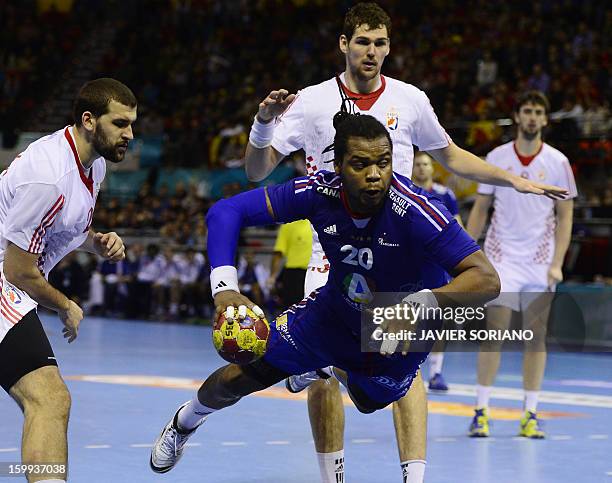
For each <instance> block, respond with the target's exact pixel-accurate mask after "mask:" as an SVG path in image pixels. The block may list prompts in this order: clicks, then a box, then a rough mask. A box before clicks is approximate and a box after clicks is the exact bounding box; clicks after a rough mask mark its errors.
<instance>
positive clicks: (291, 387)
mask: <svg viewBox="0 0 612 483" xmlns="http://www.w3.org/2000/svg"><path fill="white" fill-rule="evenodd" d="M330 377H331V376H330V375H329V374H327V373H325V372H324V371H322V370H321V369H317V370H316V371H310V372H307V373H305V374H300V375H298V376H289V377H288V378H287V379H285V387H286V388H287V391H289V392H290V393H291V394H297V393H298V392H302V391H303V390H304V389H306V388H307V387H308V386H310V385H311V384H312V383H313V382H316V381H318V380H325V379H329V378H330Z"/></svg>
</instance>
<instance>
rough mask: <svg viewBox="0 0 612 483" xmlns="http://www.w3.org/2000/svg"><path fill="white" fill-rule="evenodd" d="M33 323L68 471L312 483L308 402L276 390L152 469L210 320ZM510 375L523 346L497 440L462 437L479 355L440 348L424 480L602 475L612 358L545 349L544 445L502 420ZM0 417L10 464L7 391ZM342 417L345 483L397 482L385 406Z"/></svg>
mask: <svg viewBox="0 0 612 483" xmlns="http://www.w3.org/2000/svg"><path fill="white" fill-rule="evenodd" d="M43 320H44V322H45V327H46V329H47V332H48V334H49V337H50V339H51V342H52V344H53V347H54V349H55V352H56V355H57V358H58V361H59V363H60V366H61V369H62V373H63V374H64V376H65V377H66V379H67V384H68V386H69V388H70V391H71V393H72V397H73V406H72V415H71V421H70V429H69V443H70V481H73V482H79V483H80V482H83V483H109V482H129V483H141V482H162V481H166V482H186V483H192V482H211V483H230V482H231V483H243V482H251V481H253V482H266V483H272V482H279V483H280V482H282V483H284V482H291V483H315V482H317V481H319V472H318V468H317V464H316V459H315V455H314V447H313V444H312V437H311V434H310V428H309V425H308V418H307V410H306V403H305V401H304V400H303V399H302V398H299V399H292V398H289V397H288V395H287V393H286V392H284V391H283V390H282V389H281V388H280V387H279V388H273V390H270V391H268V392H266V393H265V394H264V395H262V396H260V397H249V398H246V399H245V400H243V401H241V402H240V403H239V404H238V405H237V406H234V407H233V408H229V409H227V410H224V411H222V412H221V413H218V414H215V415H214V416H212V417H211V418H210V420H209V421H208V422H207V423H206V424H205V425H204V426H203V427H202V428H201V429H200V430H199V431H198V433H197V434H196V435H195V436H194V437H193V438H192V439H191V441H190V442H191V443H192V444H193V446H192V447H190V448H188V449H187V451H186V453H185V456H184V458H183V460H182V461H181V462H180V464H179V465H178V466H177V468H175V469H174V470H172V471H171V472H170V473H168V474H166V475H156V474H154V473H152V472H151V470H150V469H149V465H148V460H149V447H150V445H151V443H152V442H153V441H154V439H155V437H156V436H157V433H158V431H160V430H161V428H162V427H163V425H164V424H165V423H166V421H167V419H168V418H169V417H170V416H171V415H172V414H173V412H174V410H175V408H176V407H177V406H178V405H179V404H180V403H182V402H183V401H185V400H187V399H189V398H191V397H192V395H193V394H194V389H192V388H195V387H197V385H198V381H200V380H201V379H202V378H203V377H205V376H206V375H207V374H208V373H209V372H210V371H211V370H213V369H215V368H216V367H218V366H219V365H221V364H222V363H223V361H222V359H220V358H219V357H218V356H217V354H216V353H215V351H214V349H213V347H212V343H211V341H210V329H209V328H204V327H194V326H185V325H173V324H157V323H149V322H126V321H116V320H112V319H96V318H87V319H85V321H84V323H83V324H82V325H81V331H80V335H79V338H78V339H77V341H76V342H75V343H73V344H72V345H68V344H67V343H66V342H65V341H64V340H63V339H62V337H61V324H60V322H59V321H58V320H57V319H55V318H53V317H43ZM520 373H521V362H520V355H519V354H510V353H508V354H504V356H503V360H502V366H501V369H500V373H499V377H498V383H497V385H498V386H499V387H500V389H501V390H500V391H498V392H496V393H494V395H493V399H492V404H493V406H495V408H496V414H498V415H499V418H500V419H497V420H496V421H494V423H493V427H492V436H493V437H492V438H489V439H469V438H467V437H466V436H465V433H466V429H467V426H468V424H469V419H470V418H469V414H470V411H471V406H470V405H471V404H473V402H474V396H473V395H472V394H473V392H474V384H475V382H476V375H475V374H476V367H475V355H474V354H465V353H461V354H459V353H452V354H447V357H446V360H445V376H446V378H447V380H448V381H449V382H450V384H451V394H448V395H431V397H430V417H429V435H428V457H427V459H428V466H427V473H426V480H427V481H428V482H430V483H434V482H435V483H442V482H453V483H456V482H487V483H488V482H495V483H506V482H508V483H510V482H512V483H514V482H523V483H529V482H534V483H535V482H538V483H540V482H551V483H552V482H555V483H558V482H578V481H579V482H582V483H587V482H601V481H610V482H612V458H611V457H610V455H612V427H611V425H610V420H611V419H612V357H610V356H609V355H608V356H605V355H597V354H552V355H551V356H550V357H549V362H548V366H547V368H546V381H545V383H544V388H543V390H544V391H545V393H544V394H543V396H542V399H543V400H545V401H551V402H542V403H541V404H540V409H541V410H542V411H545V412H548V416H549V417H550V418H551V419H548V420H546V421H545V423H544V424H545V430H546V431H547V434H548V438H547V439H546V440H544V441H529V440H524V439H520V438H516V437H515V436H516V433H517V428H518V422H517V421H516V420H515V419H510V418H515V417H518V414H519V411H517V410H518V409H520V407H521V402H520V390H519V389H520V387H521V384H520ZM137 376H138V377H137ZM453 383H454V384H453ZM3 394H4V393H3ZM0 414H1V417H0V462H3V461H14V462H17V461H19V453H18V450H17V448H18V447H19V438H20V436H19V435H20V433H21V424H22V418H21V414H20V412H19V410H18V408H17V406H16V405H15V404H14V402H13V401H12V400H11V399H10V398H9V397H8V396H7V395H6V394H4V395H3V396H2V397H0ZM346 414H347V424H346V428H347V431H346V441H347V443H346V467H347V470H346V478H347V481H348V482H350V483H358V482H361V483H393V482H400V481H401V475H400V470H399V464H398V456H397V450H396V445H395V437H394V433H393V425H392V421H391V412H390V411H388V410H385V411H379V412H378V413H376V414H373V415H369V416H365V415H361V414H359V413H358V412H357V411H356V410H355V409H354V408H353V407H347V410H346ZM13 481H16V480H13Z"/></svg>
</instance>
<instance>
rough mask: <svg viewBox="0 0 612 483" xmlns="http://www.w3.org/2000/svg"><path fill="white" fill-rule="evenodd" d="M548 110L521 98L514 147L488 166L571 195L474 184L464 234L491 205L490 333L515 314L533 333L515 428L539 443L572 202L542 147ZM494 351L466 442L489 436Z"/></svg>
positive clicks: (556, 163)
mask: <svg viewBox="0 0 612 483" xmlns="http://www.w3.org/2000/svg"><path fill="white" fill-rule="evenodd" d="M547 112H548V100H547V99H546V97H545V96H544V95H543V94H542V93H540V92H538V91H530V92H527V93H525V94H524V95H522V96H521V98H520V99H519V100H518V102H517V107H516V112H515V114H514V120H515V122H516V123H517V126H518V132H517V137H516V141H513V142H509V143H507V144H504V145H502V146H499V147H498V148H496V149H494V150H493V151H491V152H490V153H489V154H488V155H487V162H489V163H490V164H492V165H495V166H498V167H499V168H501V169H504V170H506V171H508V172H511V173H515V174H517V175H518V176H521V177H523V178H525V179H535V180H538V181H540V182H543V183H551V184H555V185H557V186H562V187H564V188H565V189H566V190H567V191H568V193H569V196H568V199H566V200H562V201H561V200H557V201H553V200H550V199H548V198H545V197H542V196H533V195H518V194H516V193H515V192H514V191H513V190H511V189H508V188H502V187H498V186H490V185H480V186H479V188H478V196H477V199H476V202H475V204H474V207H473V208H472V212H471V214H470V219H469V222H468V232H469V233H470V235H472V237H474V238H478V237H479V236H480V233H481V232H482V229H483V226H484V224H485V222H486V219H487V216H488V211H489V207H490V206H491V204H493V208H494V213H493V215H492V218H491V223H490V225H489V229H488V231H487V235H486V238H485V244H484V248H485V253H486V255H487V257H488V258H489V260H490V261H491V262H492V263H493V265H494V266H495V269H496V270H497V272H498V274H499V277H500V280H501V291H502V293H501V294H500V296H499V297H498V298H497V299H496V300H494V301H492V302H490V303H489V309H488V311H487V324H488V328H494V329H502V330H503V329H507V328H508V327H509V326H510V321H511V317H512V313H513V311H514V312H522V317H523V323H524V326H526V327H528V328H530V329H533V330H534V342H533V343H530V346H529V347H526V350H525V352H524V364H523V386H524V389H525V415H524V417H523V419H522V420H521V428H520V434H521V435H522V436H525V437H529V438H543V437H544V432H543V431H542V430H541V428H540V427H539V422H538V419H537V416H536V406H537V399H538V391H539V390H540V386H541V383H542V379H543V376H544V367H545V364H546V352H545V351H546V346H545V343H544V341H545V336H546V323H547V319H548V313H549V309H550V299H551V296H550V295H546V294H552V293H553V292H554V290H555V285H556V283H557V282H559V281H561V280H562V278H563V275H562V270H561V268H562V265H563V259H564V257H565V252H566V251H567V248H568V246H569V242H570V237H571V231H572V211H573V201H572V198H574V197H575V196H576V194H577V193H576V184H575V182H574V176H573V173H572V170H571V168H570V165H569V162H568V160H567V158H566V157H565V156H564V155H563V153H561V152H559V151H558V150H556V149H555V148H553V147H552V146H549V145H548V144H546V143H544V142H543V141H542V129H543V128H544V126H545V125H546V123H547V117H546V116H547ZM500 349H501V343H491V342H489V343H487V344H486V346H484V347H483V348H482V350H481V352H480V354H479V358H478V384H479V385H478V389H477V392H478V402H477V409H476V415H475V417H474V420H473V422H472V425H471V427H470V435H471V436H478V437H483V436H488V434H489V425H488V404H489V394H490V391H491V386H492V384H493V381H494V379H495V375H496V373H497V369H498V367H499V361H500V355H501V354H500Z"/></svg>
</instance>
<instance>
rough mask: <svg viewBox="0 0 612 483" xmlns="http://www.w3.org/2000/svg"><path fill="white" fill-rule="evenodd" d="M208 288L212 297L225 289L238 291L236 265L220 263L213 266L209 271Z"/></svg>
mask: <svg viewBox="0 0 612 483" xmlns="http://www.w3.org/2000/svg"><path fill="white" fill-rule="evenodd" d="M210 289H211V290H212V296H213V297H214V296H215V295H217V294H218V293H219V292H224V291H225V290H234V291H236V292H240V290H238V271H237V270H236V267H232V266H231V265H221V266H220V267H216V268H213V269H212V271H211V272H210Z"/></svg>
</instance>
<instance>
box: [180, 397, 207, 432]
mask: <svg viewBox="0 0 612 483" xmlns="http://www.w3.org/2000/svg"><path fill="white" fill-rule="evenodd" d="M215 411H216V409H213V408H209V407H207V406H204V405H203V404H201V403H200V401H199V400H198V396H196V397H194V398H193V399H192V400H191V401H189V403H187V405H186V406H185V407H184V408H182V409H181V410H180V411H179V413H178V418H177V422H178V427H179V428H178V429H180V430H182V431H189V430H191V429H193V428H195V427H196V426H197V425H198V423H199V422H200V421H202V419H204V418H205V417H206V416H208V415H209V414H212V413H214V412H215Z"/></svg>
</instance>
